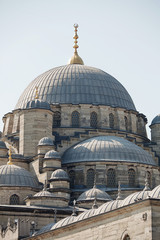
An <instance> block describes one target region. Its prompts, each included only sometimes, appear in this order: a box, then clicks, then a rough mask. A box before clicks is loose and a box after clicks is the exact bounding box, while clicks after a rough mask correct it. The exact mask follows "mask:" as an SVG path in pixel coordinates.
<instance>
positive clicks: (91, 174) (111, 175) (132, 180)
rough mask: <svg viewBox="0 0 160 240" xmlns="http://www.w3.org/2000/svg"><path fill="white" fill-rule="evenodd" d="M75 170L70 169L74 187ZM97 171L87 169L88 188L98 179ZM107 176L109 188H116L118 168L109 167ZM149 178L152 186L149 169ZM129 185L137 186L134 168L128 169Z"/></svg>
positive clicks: (72, 186) (71, 185)
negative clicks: (96, 177)
mask: <svg viewBox="0 0 160 240" xmlns="http://www.w3.org/2000/svg"><path fill="white" fill-rule="evenodd" d="M75 174H76V173H75V171H74V170H70V171H69V177H70V187H71V188H74V185H75V177H76V175H75ZM95 176H96V173H95V170H94V169H92V168H90V169H88V170H87V176H86V186H87V188H92V187H93V186H94V183H95V181H96V179H95ZM106 178H107V184H106V185H107V187H108V188H116V187H117V185H118V183H117V176H116V170H115V169H113V168H109V169H108V170H107V174H106ZM147 180H148V184H149V186H150V187H151V173H150V172H149V171H147ZM128 187H136V172H135V170H134V169H132V168H130V169H129V170H128Z"/></svg>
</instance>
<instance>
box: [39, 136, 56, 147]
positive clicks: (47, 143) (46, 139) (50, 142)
mask: <svg viewBox="0 0 160 240" xmlns="http://www.w3.org/2000/svg"><path fill="white" fill-rule="evenodd" d="M38 146H54V144H53V139H51V138H49V137H43V138H41V139H40V140H39V143H38Z"/></svg>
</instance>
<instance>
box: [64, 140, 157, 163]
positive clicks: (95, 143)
mask: <svg viewBox="0 0 160 240" xmlns="http://www.w3.org/2000/svg"><path fill="white" fill-rule="evenodd" d="M117 161H118V162H129V163H131V162H135V163H142V164H149V165H156V163H155V161H154V160H153V158H152V156H151V154H149V153H148V152H147V151H145V150H143V149H142V148H141V147H139V146H137V145H136V144H134V143H132V142H130V141H128V140H126V139H124V138H120V137H116V136H98V137H93V138H90V139H87V140H85V141H82V142H80V143H78V144H76V145H75V146H73V147H71V148H69V149H68V150H67V151H66V152H65V153H64V154H63V156H62V163H63V164H68V163H78V162H117Z"/></svg>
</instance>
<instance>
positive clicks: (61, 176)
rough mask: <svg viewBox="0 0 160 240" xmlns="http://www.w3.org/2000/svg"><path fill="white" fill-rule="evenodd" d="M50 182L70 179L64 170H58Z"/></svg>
mask: <svg viewBox="0 0 160 240" xmlns="http://www.w3.org/2000/svg"><path fill="white" fill-rule="evenodd" d="M50 180H69V177H68V174H67V173H66V172H65V171H64V170H63V169H57V170H55V171H54V172H53V173H52V175H51V178H50Z"/></svg>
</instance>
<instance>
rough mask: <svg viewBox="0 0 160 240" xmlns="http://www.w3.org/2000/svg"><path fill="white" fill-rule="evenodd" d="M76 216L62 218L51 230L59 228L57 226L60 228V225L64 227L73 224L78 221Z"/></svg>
mask: <svg viewBox="0 0 160 240" xmlns="http://www.w3.org/2000/svg"><path fill="white" fill-rule="evenodd" d="M76 218H77V217H75V216H72V215H71V216H69V217H66V218H63V219H62V220H60V221H58V222H57V223H56V224H55V225H54V226H53V227H52V228H51V230H53V229H57V228H60V227H63V226H66V225H68V224H71V223H73V222H75V221H76Z"/></svg>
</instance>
